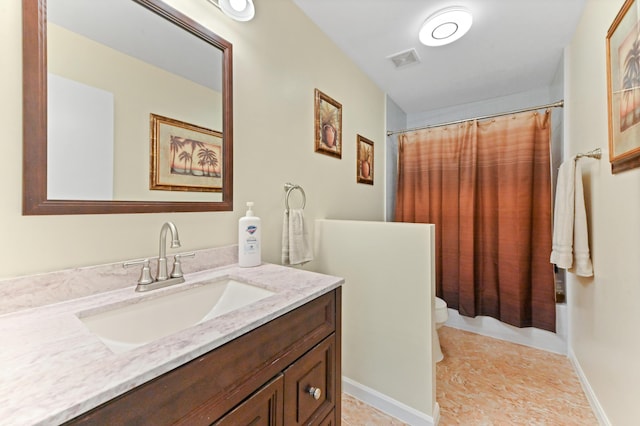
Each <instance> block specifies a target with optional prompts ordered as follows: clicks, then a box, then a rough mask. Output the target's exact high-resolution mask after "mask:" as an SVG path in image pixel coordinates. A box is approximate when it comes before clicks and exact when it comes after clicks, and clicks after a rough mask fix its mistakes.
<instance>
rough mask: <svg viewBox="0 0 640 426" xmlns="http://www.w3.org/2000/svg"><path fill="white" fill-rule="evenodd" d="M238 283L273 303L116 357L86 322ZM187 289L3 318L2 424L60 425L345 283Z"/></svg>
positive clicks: (101, 298) (247, 275)
mask: <svg viewBox="0 0 640 426" xmlns="http://www.w3.org/2000/svg"><path fill="white" fill-rule="evenodd" d="M226 277H229V278H234V279H236V280H241V281H244V282H248V283H250V284H253V285H256V286H258V287H262V288H265V289H267V290H270V291H273V292H274V293H276V294H274V295H272V296H269V297H267V298H264V299H262V300H259V301H258V302H255V303H253V304H251V305H248V306H245V307H243V308H240V309H237V310H235V311H232V312H229V313H227V314H224V315H222V316H219V317H216V318H213V319H210V320H208V321H206V322H203V323H201V324H198V325H195V326H193V327H190V328H187V329H185V330H183V331H180V332H178V333H175V334H173V335H170V336H167V337H163V338H160V339H158V340H156V341H154V342H151V343H149V344H146V345H144V346H141V347H138V348H135V349H132V350H129V351H126V352H123V353H120V354H115V353H113V352H112V351H111V350H110V349H109V348H107V346H105V345H104V344H103V343H102V341H101V340H100V339H99V338H98V337H97V336H96V335H94V334H92V333H91V332H90V331H89V330H88V329H87V328H86V327H85V325H84V324H83V323H82V322H81V320H80V318H79V315H80V316H81V315H82V313H84V312H86V311H90V310H98V309H100V307H101V306H105V305H111V304H114V303H117V304H122V303H134V302H135V301H137V300H139V299H140V298H146V297H149V295H150V294H151V293H153V295H154V296H156V295H160V294H163V293H170V292H175V291H179V290H180V289H184V288H185V287H189V286H193V285H194V283H197V282H198V281H202V280H210V279H214V278H226ZM185 278H186V282H185V283H184V284H179V285H174V286H171V287H166V288H164V289H158V290H153V291H151V292H146V293H136V292H135V291H134V288H135V286H131V287H126V288H122V289H118V290H113V291H109V292H105V293H99V294H96V295H92V296H87V297H82V298H78V299H73V300H69V301H65V302H60V303H55V304H51V305H45V306H42V307H37V308H32V309H26V310H22V311H18V312H14V313H9V314H5V315H1V316H0V336H1V339H2V341H1V342H0V366H1V368H0V418H1V419H2V423H3V424H4V425H32V424H47V425H50V424H58V423H62V422H64V421H66V420H69V419H72V418H74V417H76V416H77V415H79V414H81V413H84V412H86V411H88V410H90V409H92V408H94V407H96V406H98V405H100V404H102V403H104V402H106V401H108V400H110V399H112V398H114V397H116V396H118V395H121V394H123V393H125V392H127V391H128V390H130V389H132V388H134V387H136V386H139V385H141V384H143V383H145V382H147V381H149V380H151V379H153V378H155V377H157V376H159V375H161V374H163V373H166V372H168V371H170V370H172V369H174V368H176V367H178V366H180V365H182V364H184V363H186V362H188V361H190V360H192V359H194V358H196V357H198V356H200V355H202V354H204V353H206V352H209V351H211V350H212V349H215V348H216V347H219V346H221V345H223V344H224V343H227V342H229V341H230V340H233V339H235V338H236V337H238V336H240V335H242V334H245V333H247V332H248V331H251V330H253V329H255V328H257V327H259V326H261V325H263V324H265V323H267V322H269V321H270V320H272V319H274V318H276V317H278V316H281V315H283V314H285V313H287V312H289V311H291V310H293V309H295V308H297V307H299V306H301V305H303V304H305V303H307V302H308V301H310V300H313V299H315V298H317V297H318V296H321V295H322V294H325V293H327V292H329V291H331V290H333V289H335V288H337V287H339V286H340V285H342V283H343V282H344V280H343V279H342V278H339V277H334V276H328V275H323V274H318V273H314V272H308V271H303V270H299V269H295V268H289V267H284V266H279V265H271V264H263V265H261V266H258V267H255V268H240V267H238V266H237V265H230V266H223V267H219V268H215V269H210V270H205V271H200V272H196V273H192V274H187V275H185Z"/></svg>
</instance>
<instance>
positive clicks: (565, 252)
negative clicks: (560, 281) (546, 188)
mask: <svg viewBox="0 0 640 426" xmlns="http://www.w3.org/2000/svg"><path fill="white" fill-rule="evenodd" d="M575 172H576V158H575V157H571V158H570V159H568V160H567V161H565V162H564V163H562V165H561V166H560V169H559V170H558V183H557V185H556V204H555V207H554V215H553V246H552V248H553V250H552V251H551V263H555V264H556V265H557V266H558V268H563V269H569V268H571V265H573V220H574V209H575V182H576V179H575V176H576V173H575Z"/></svg>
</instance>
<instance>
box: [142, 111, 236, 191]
mask: <svg viewBox="0 0 640 426" xmlns="http://www.w3.org/2000/svg"><path fill="white" fill-rule="evenodd" d="M150 122H151V169H150V173H149V177H150V179H149V180H150V185H149V187H150V189H153V190H163V191H190V192H222V182H223V179H222V176H223V173H224V170H223V164H224V161H223V156H224V155H225V153H224V152H223V144H222V133H221V132H218V131H216V130H210V129H206V128H204V127H200V126H196V125H195V124H190V123H185V122H183V121H179V120H176V119H173V118H168V117H163V116H161V115H156V114H151V119H150Z"/></svg>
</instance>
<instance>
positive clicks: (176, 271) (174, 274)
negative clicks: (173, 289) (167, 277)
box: [171, 252, 196, 278]
mask: <svg viewBox="0 0 640 426" xmlns="http://www.w3.org/2000/svg"><path fill="white" fill-rule="evenodd" d="M195 255H196V254H195V253H194V252H189V253H178V254H176V255H175V256H174V257H173V270H172V271H171V278H179V277H181V276H183V275H184V274H183V273H182V263H180V259H182V258H183V257H194V256H195Z"/></svg>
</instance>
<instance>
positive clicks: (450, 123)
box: [387, 100, 564, 136]
mask: <svg viewBox="0 0 640 426" xmlns="http://www.w3.org/2000/svg"><path fill="white" fill-rule="evenodd" d="M563 106H564V100H561V101H557V102H554V103H552V104H547V105H540V106H536V107H531V108H523V109H518V110H516V111H509V112H501V113H499V114H491V115H485V116H482V117H474V118H466V119H464V120H456V121H449V122H447V123H440V124H428V125H426V126H422V127H414V128H413V129H404V130H392V131H388V132H387V136H391V135H397V134H398V133H407V132H413V131H415V130H423V129H430V128H432V127H441V126H451V125H452V124H460V123H464V122H466V121H473V120H486V119H488V118H494V117H501V116H503V115H511V114H519V113H521V112H527V111H536V110H539V109H547V108H562V107H563Z"/></svg>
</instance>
